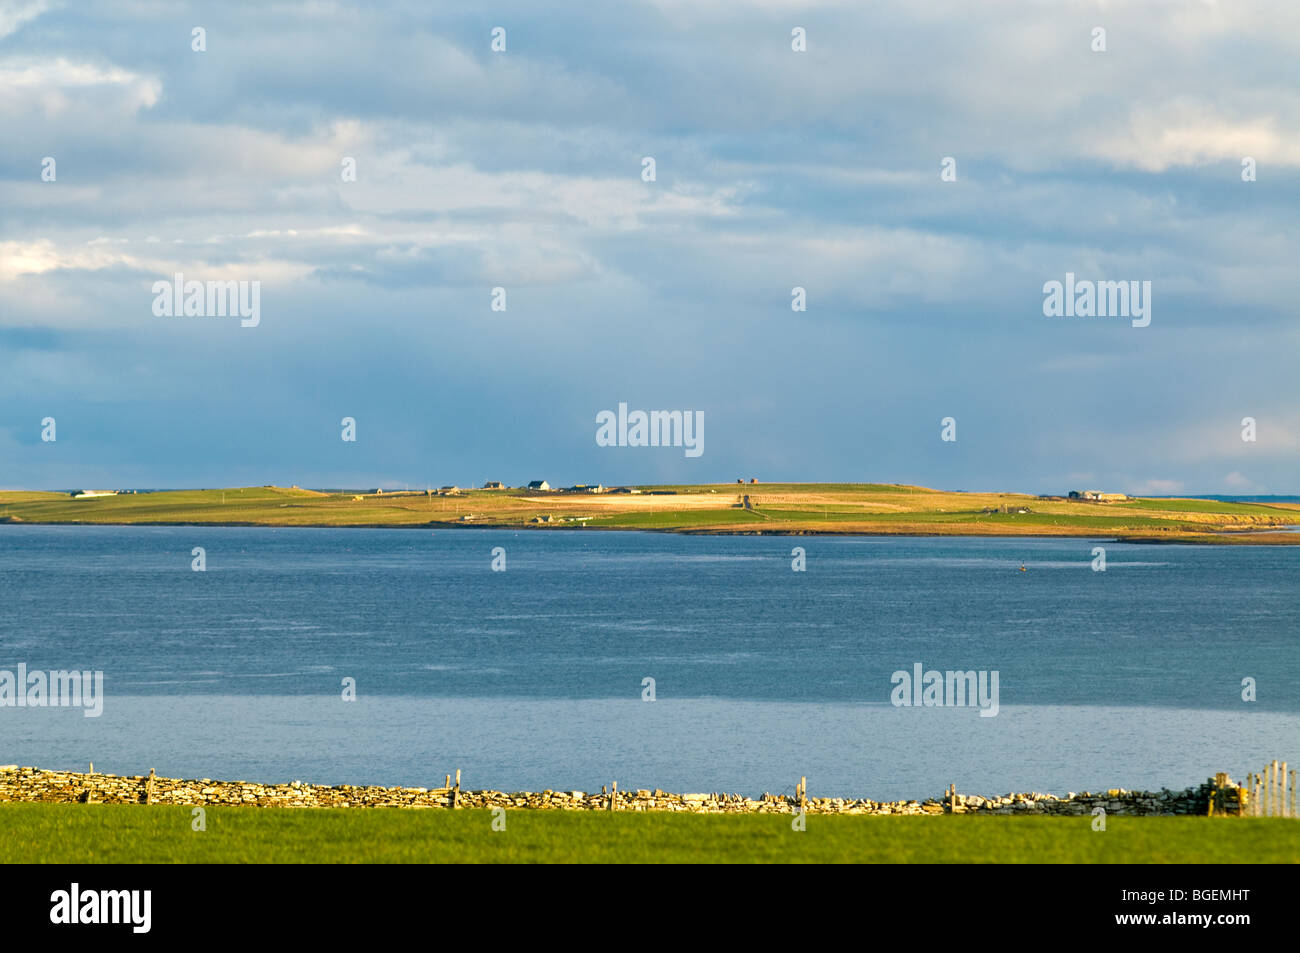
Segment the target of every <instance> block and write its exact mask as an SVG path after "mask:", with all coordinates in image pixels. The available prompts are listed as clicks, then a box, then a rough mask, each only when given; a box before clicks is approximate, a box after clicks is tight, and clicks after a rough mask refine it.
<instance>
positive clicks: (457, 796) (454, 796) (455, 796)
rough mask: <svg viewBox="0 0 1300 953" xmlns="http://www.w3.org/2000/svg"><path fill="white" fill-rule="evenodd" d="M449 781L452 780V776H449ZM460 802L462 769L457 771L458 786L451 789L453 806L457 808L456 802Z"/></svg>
mask: <svg viewBox="0 0 1300 953" xmlns="http://www.w3.org/2000/svg"><path fill="white" fill-rule="evenodd" d="M447 780H448V781H450V780H451V775H447ZM459 800H460V768H457V769H456V786H455V787H454V788H452V789H451V806H452V807H453V808H455V807H456V802H458V801H459Z"/></svg>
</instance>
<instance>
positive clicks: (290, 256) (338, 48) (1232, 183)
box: [0, 0, 1300, 495]
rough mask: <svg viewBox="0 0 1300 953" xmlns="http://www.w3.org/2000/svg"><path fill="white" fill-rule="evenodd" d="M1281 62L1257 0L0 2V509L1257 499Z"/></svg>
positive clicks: (1298, 54)
mask: <svg viewBox="0 0 1300 953" xmlns="http://www.w3.org/2000/svg"><path fill="white" fill-rule="evenodd" d="M196 28H201V29H202V33H201V34H200V35H199V37H196V35H195V30H196ZM497 28H500V30H502V31H504V33H503V34H502V33H499V32H497ZM1097 28H1100V29H1102V30H1104V31H1105V32H1104V46H1105V49H1104V50H1101V49H1096V47H1097V46H1098V45H1099V35H1098V34H1097V33H1096V30H1097ZM796 31H802V32H801V33H798V34H796ZM494 35H495V36H496V38H497V40H496V45H497V46H500V45H502V43H501V41H502V40H504V47H505V48H504V49H496V50H494V49H493V45H494ZM800 36H801V37H802V38H803V45H804V47H805V48H804V49H802V50H796V49H795V48H794V47H795V46H798V45H800V43H799V37H800ZM200 38H201V40H202V42H201V43H200V42H199V40H200ZM196 45H199V46H203V47H204V48H203V49H201V50H196V49H195V48H194V47H195V46H196ZM1298 58H1300V4H1296V3H1294V2H1293V0H1277V2H1243V3H1222V4H1218V3H1213V2H1193V0H1184V2H1120V0H1113V2H1071V0H1065V2H1050V3H1049V2H1023V0H1022V2H1003V0H990V2H984V3H979V4H971V3H969V2H964V0H926V2H924V3H918V2H914V0H873V2H872V3H869V4H867V3H861V2H844V3H839V2H777V0H726V2H722V0H621V2H619V3H616V4H591V3H565V2H561V3H548V4H545V5H541V4H537V3H536V2H522V0H521V2H514V0H492V2H476V3H466V4H428V3H414V2H412V3H405V2H392V3H384V2H373V3H367V4H365V5H364V7H360V6H354V5H350V4H342V3H332V2H323V0H322V2H304V3H275V2H270V3H263V2H247V3H244V2H222V3H192V4H185V3H161V2H146V0H115V2H114V3H112V4H91V3H75V4H74V3H67V4H60V3H57V2H53V0H51V2H39V0H0V128H2V129H3V135H0V487H3V488H10V489H16V488H26V489H39V488H49V489H54V488H59V489H69V488H105V489H116V488H123V487H213V486H233V485H250V484H277V485H286V486H287V485H291V484H298V485H301V486H306V487H376V486H380V487H401V486H410V487H418V488H423V487H425V486H429V485H432V486H440V485H444V484H458V485H461V486H466V485H481V484H482V483H483V482H484V481H487V480H502V481H505V482H506V483H507V484H511V485H517V484H520V483H524V482H527V481H529V480H536V479H546V480H549V481H550V482H551V483H553V484H557V485H565V484H570V483H575V482H579V483H598V482H599V483H605V484H619V483H632V482H635V483H676V482H731V481H734V480H735V479H737V478H744V479H746V480H748V479H750V478H757V479H759V480H760V481H763V482H773V481H845V482H886V483H908V484H919V485H925V486H933V487H939V488H944V489H955V490H1014V491H1022V492H1033V493H1063V492H1065V491H1067V490H1070V489H1085V488H1086V489H1102V490H1110V491H1121V492H1129V493H1147V494H1153V495H1157V494H1158V495H1169V494H1178V493H1198V492H1200V493H1224V494H1243V495H1244V494H1267V493H1278V494H1294V493H1298V492H1300V327H1298V326H1297V320H1296V302H1297V297H1298V293H1300V267H1297V266H1296V257H1297V255H1296V252H1297V227H1298V226H1297V215H1296V211H1297V208H1298V207H1300V203H1298V201H1297V200H1298V199H1300V87H1298V86H1297V84H1296V82H1295V78H1296V67H1295V63H1296V62H1297V59H1298ZM647 157H649V158H653V160H654V177H653V180H652V181H647V170H646V163H645V162H644V160H645V159H646V158H647ZM1247 158H1249V159H1252V160H1254V162H1253V167H1254V180H1253V181H1246V180H1245V178H1244V175H1243V172H1244V165H1243V160H1245V159H1247ZM47 159H53V160H54V163H53V169H52V171H53V175H52V176H51V175H50V166H49V163H48V162H47V161H46V160H47ZM945 159H951V160H952V161H951V162H948V163H945V161H944V160H945ZM347 160H352V162H353V163H354V168H355V181H349V180H347V176H346V174H345V173H346V171H347V168H346V167H347V165H348V161H347ZM945 169H947V170H948V174H946V175H945ZM50 178H52V181H50V180H48V179H50ZM176 273H181V274H183V275H184V276H185V279H186V280H195V281H239V282H248V283H250V284H249V285H247V286H245V287H247V288H251V287H252V285H251V283H252V282H257V283H258V285H257V287H258V289H259V299H258V300H259V311H258V315H257V322H256V324H255V326H244V324H245V322H243V321H241V320H240V318H239V317H238V316H236V317H231V316H213V315H198V314H191V315H184V314H182V315H179V316H166V315H159V314H156V313H155V310H156V307H155V305H156V302H155V298H156V292H155V290H154V286H155V283H156V282H160V281H161V282H171V281H172V280H173V276H174V275H175V274H176ZM1067 273H1070V274H1073V275H1075V276H1076V279H1077V280H1080V281H1083V280H1091V281H1101V280H1106V281H1125V282H1129V281H1136V282H1139V284H1140V283H1142V282H1150V288H1151V292H1150V295H1151V297H1150V305H1151V308H1150V323H1149V325H1147V326H1145V327H1138V326H1134V324H1133V322H1132V321H1131V320H1130V319H1129V318H1128V317H1125V316H1105V317H1102V316H1073V317H1065V316H1060V317H1057V316H1048V315H1046V314H1045V313H1044V299H1045V297H1046V295H1045V293H1044V285H1045V283H1047V282H1051V281H1061V282H1065V280H1066V275H1067ZM498 288H499V289H504V303H505V309H504V310H494V309H493V302H494V289H498ZM795 288H802V289H804V296H805V300H806V310H802V311H799V310H794V309H793V308H792V302H793V301H794V298H793V289H795ZM495 300H497V303H498V304H499V303H500V297H499V296H498V297H497V298H496V299H495ZM620 403H623V404H626V405H627V407H628V408H630V409H632V410H637V409H640V410H644V411H652V410H680V411H683V412H687V413H694V414H699V415H702V418H703V421H704V431H703V434H704V440H703V444H702V447H703V452H702V453H700V454H699V455H688V454H687V453H685V452H684V450H683V448H682V447H680V446H668V447H662V446H661V447H639V446H601V445H599V443H598V441H597V439H596V435H597V424H596V418H597V415H598V414H600V413H601V412H602V411H605V410H610V411H617V409H618V406H619V404H620ZM1247 417H1249V418H1252V419H1253V421H1254V425H1253V426H1254V437H1255V439H1253V440H1246V439H1243V432H1244V430H1245V429H1246V428H1245V427H1244V425H1243V420H1244V419H1245V418H1247ZM51 418H52V419H53V421H54V431H53V433H52V434H51V433H50V432H49V428H48V426H47V424H45V423H43V422H44V421H47V420H48V419H51ZM344 418H351V419H352V420H353V421H354V422H355V427H354V430H353V433H354V435H355V440H345V439H343V437H344V425H343V421H344ZM945 418H952V421H953V425H952V426H949V427H948V435H949V436H955V438H956V439H950V440H945V439H943V433H944V421H945ZM51 435H52V436H53V437H54V439H53V440H49V439H43V436H44V437H48V436H51Z"/></svg>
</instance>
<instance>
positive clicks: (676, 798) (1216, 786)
mask: <svg viewBox="0 0 1300 953" xmlns="http://www.w3.org/2000/svg"><path fill="white" fill-rule="evenodd" d="M1246 794H1247V792H1246V790H1245V789H1244V788H1242V787H1241V786H1239V785H1237V784H1235V783H1233V782H1232V780H1231V779H1230V778H1229V777H1228V776H1227V775H1226V774H1220V775H1218V776H1216V777H1215V778H1211V779H1210V780H1208V781H1206V782H1205V783H1204V784H1201V785H1200V786H1198V787H1195V788H1188V789H1186V790H1184V791H1170V790H1167V789H1166V790H1161V791H1126V790H1123V789H1113V790H1109V791H1106V792H1103V793H1087V792H1085V793H1082V794H1074V793H1071V794H1068V795H1066V796H1065V797H1056V796H1054V795H1051V794H1038V793H1030V794H1006V795H1002V796H1001V797H983V796H978V795H972V794H959V793H957V792H955V791H954V790H952V789H949V790H948V791H946V792H945V793H944V795H943V797H942V798H941V799H937V800H936V799H928V800H924V801H872V800H869V799H853V798H816V797H805V798H801V797H800V796H798V795H797V794H796V795H789V794H764V795H763V796H762V797H760V798H749V797H745V796H743V795H739V794H717V793H712V794H670V793H667V792H665V791H658V790H655V791H650V790H636V791H616V793H614V794H613V795H611V794H610V793H609V792H607V791H606V790H604V789H602V790H601V791H600V793H592V792H585V791H541V792H531V791H521V792H516V793H508V792H504V791H470V790H461V789H460V787H459V786H457V785H453V786H449V787H440V788H401V787H379V786H373V785H372V786H354V785H346V784H345V785H337V786H325V785H313V784H303V783H301V782H299V781H294V782H292V783H290V784H255V783H252V782H248V781H213V780H210V779H207V778H202V779H199V780H178V779H174V778H162V777H154V776H153V775H152V773H150V774H149V775H134V776H132V777H122V776H120V775H113V774H90V773H79V772H71V771H43V770H40V769H39V768H20V767H18V766H16V765H4V766H0V801H40V802H47V803H48V802H55V803H57V802H65V803H104V804H183V805H203V806H212V805H245V806H248V807H363V808H364V807H397V808H453V807H455V808H494V807H503V808H507V809H531V810H577V811H607V810H611V809H612V810H619V811H678V812H686V813H695V814H728V813H736V814H744V813H751V814H790V813H794V812H797V811H798V810H799V809H800V805H801V803H802V805H803V807H804V809H805V810H806V811H807V812H808V813H810V814H879V815H885V814H948V813H954V814H1022V815H1031V814H1041V815H1052V814H1057V815H1061V814H1065V815H1081V814H1092V813H1093V812H1094V810H1095V809H1096V808H1098V807H1100V808H1102V809H1104V810H1105V812H1106V814H1108V815H1111V814H1130V815H1178V814H1185V815H1190V814H1207V813H1216V814H1226V815H1239V814H1240V813H1241V812H1242V810H1243V808H1244V805H1245V798H1246ZM611 802H612V803H611ZM1212 805H1213V806H1214V810H1213V811H1211V806H1212Z"/></svg>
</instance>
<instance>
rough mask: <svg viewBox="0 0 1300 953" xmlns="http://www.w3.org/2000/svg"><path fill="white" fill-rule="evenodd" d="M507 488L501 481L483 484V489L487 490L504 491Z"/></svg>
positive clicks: (490, 481)
mask: <svg viewBox="0 0 1300 953" xmlns="http://www.w3.org/2000/svg"><path fill="white" fill-rule="evenodd" d="M505 488H506V485H505V484H504V483H502V482H501V481H500V480H488V481H487V482H486V483H484V484H483V489H485V490H504V489H505Z"/></svg>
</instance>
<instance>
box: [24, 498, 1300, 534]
mask: <svg viewBox="0 0 1300 953" xmlns="http://www.w3.org/2000/svg"><path fill="white" fill-rule="evenodd" d="M637 489H639V490H641V491H642V492H640V493H637V494H630V493H629V494H598V495H597V494H585V493H540V492H529V491H525V490H467V491H459V492H457V493H454V494H449V495H438V494H428V493H424V492H418V493H412V492H403V493H382V494H378V493H353V492H337V493H331V492H318V491H315V490H302V489H297V488H290V489H284V488H281V487H233V488H229V489H224V490H221V489H218V490H178V491H168V492H161V493H141V494H127V495H119V496H109V497H97V498H91V499H84V500H74V499H71V498H70V497H69V496H67V495H66V494H61V493H44V492H17V491H3V492H0V523H86V524H132V523H137V524H139V523H144V524H166V523H176V524H237V525H257V526H394V527H396V526H408V527H417V526H423V527H427V526H435V527H436V526H487V527H498V528H501V527H511V528H525V527H526V528H535V529H570V530H574V529H578V528H580V527H592V528H600V529H645V530H663V531H675V532H696V533H852V534H872V535H952V536H1088V537H1099V536H1100V537H1114V538H1120V539H1142V540H1153V541H1171V542H1195V543H1210V542H1216V543H1253V544H1283V545H1285V544H1293V545H1294V544H1300V533H1296V532H1283V531H1280V530H1281V529H1282V528H1283V527H1285V526H1287V525H1293V524H1300V505H1297V504H1286V503H1274V504H1260V503H1224V502H1220V501H1216V500H1157V499H1131V500H1126V501H1122V502H1114V503H1097V502H1090V501H1081V500H1066V499H1061V498H1058V497H1037V496H1027V495H1023V494H1014V493H952V492H946V491H941V490H929V489H926V488H924V487H914V486H898V485H893V484H882V483H856V484H853V483H776V484H753V485H751V484H745V485H744V486H740V485H738V484H704V485H698V486H647V487H639V488H637ZM1270 531H1271V532H1270Z"/></svg>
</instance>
